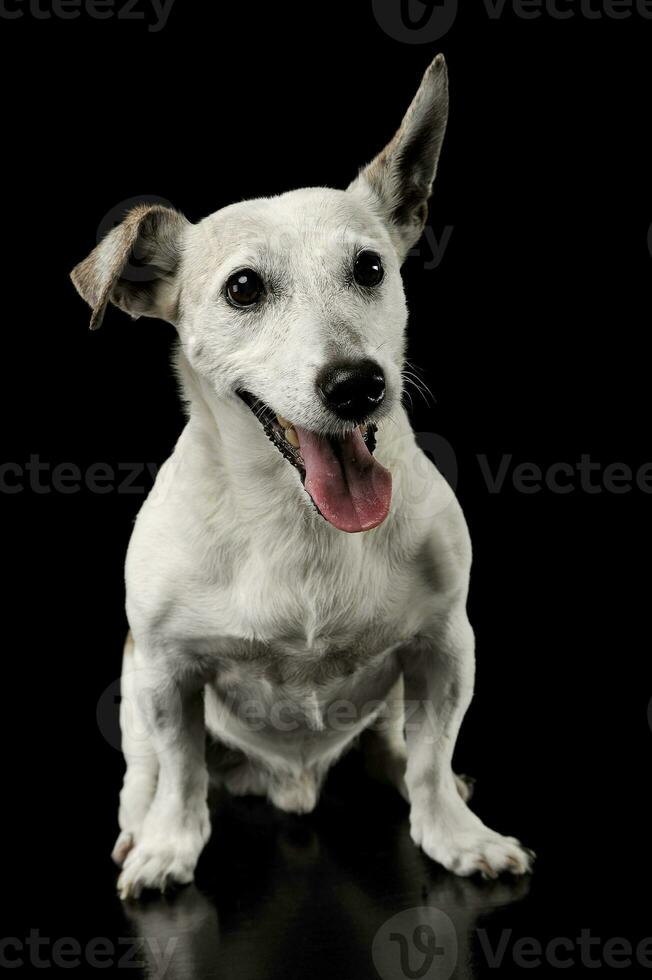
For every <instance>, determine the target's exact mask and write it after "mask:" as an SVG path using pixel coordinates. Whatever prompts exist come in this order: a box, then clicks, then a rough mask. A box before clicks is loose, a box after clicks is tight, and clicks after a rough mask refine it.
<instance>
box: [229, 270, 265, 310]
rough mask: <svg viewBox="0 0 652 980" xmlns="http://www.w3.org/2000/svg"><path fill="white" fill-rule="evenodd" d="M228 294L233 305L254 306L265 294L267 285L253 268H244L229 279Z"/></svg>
mask: <svg viewBox="0 0 652 980" xmlns="http://www.w3.org/2000/svg"><path fill="white" fill-rule="evenodd" d="M226 295H227V299H228V300H229V302H230V303H231V304H232V305H233V306H254V305H255V304H256V303H257V302H258V301H259V300H260V299H261V298H262V297H263V296H264V295H265V286H264V284H263V281H262V279H261V278H260V276H259V275H258V273H257V272H254V271H253V269H242V270H241V271H240V272H234V274H233V275H232V276H231V277H230V278H229V279H228V280H227V283H226Z"/></svg>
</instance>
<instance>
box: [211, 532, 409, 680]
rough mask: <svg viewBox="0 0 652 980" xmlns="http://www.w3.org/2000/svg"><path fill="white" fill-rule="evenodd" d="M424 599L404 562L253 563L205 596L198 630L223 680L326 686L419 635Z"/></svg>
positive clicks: (284, 555) (294, 559)
mask: <svg viewBox="0 0 652 980" xmlns="http://www.w3.org/2000/svg"><path fill="white" fill-rule="evenodd" d="M425 596H426V591H425V588H424V585H423V582H422V580H421V579H420V578H419V575H418V573H417V572H416V570H415V569H414V568H413V567H412V566H411V565H410V564H409V563H407V562H406V563H405V564H404V565H401V564H399V565H398V566H397V565H396V564H394V565H392V564H390V563H389V562H387V561H383V560H381V559H380V558H379V557H378V556H377V555H373V556H368V555H367V554H366V553H361V552H359V551H358V552H356V551H354V550H353V549H351V550H350V551H349V553H347V554H344V555H342V554H335V555H329V554H326V555H324V554H321V555H314V554H301V553H300V552H299V553H294V554H292V553H289V552H288V551H287V550H284V551H282V552H281V553H280V554H279V555H274V554H272V555H271V556H270V555H268V556H266V560H263V556H255V557H254V558H252V560H249V561H247V562H246V563H243V564H242V566H241V567H240V568H239V569H238V570H237V572H236V573H235V574H234V575H233V576H232V577H231V579H230V580H229V581H228V582H224V583H221V584H220V587H219V588H215V589H211V588H209V589H207V590H206V592H205V593H204V597H203V600H202V602H201V608H200V609H199V610H198V613H199V618H200V621H201V626H200V623H198V624H197V626H198V627H200V629H201V632H202V633H204V635H205V636H206V638H207V641H208V643H209V645H211V638H214V642H213V644H212V645H213V647H214V653H215V655H216V657H217V661H218V663H219V665H220V668H221V672H222V674H223V676H225V677H227V678H229V677H232V678H235V677H240V678H242V677H244V676H245V675H246V676H247V677H249V678H251V679H253V680H254V681H261V682H269V683H271V684H273V685H274V686H277V685H284V684H290V685H293V684H297V685H304V684H305V685H307V686H330V685H331V684H333V683H336V682H337V681H338V680H339V681H344V680H346V678H350V677H352V676H353V675H356V674H359V673H360V672H364V671H365V670H367V669H374V668H375V667H377V666H378V663H379V662H380V660H382V658H383V655H384V654H385V653H386V652H387V651H388V650H389V649H390V648H392V647H395V646H397V645H399V644H401V643H404V642H406V641H408V640H409V638H410V637H411V636H412V635H414V633H416V632H418V630H419V627H420V623H421V618H422V617H421V607H422V605H423V601H424V599H425Z"/></svg>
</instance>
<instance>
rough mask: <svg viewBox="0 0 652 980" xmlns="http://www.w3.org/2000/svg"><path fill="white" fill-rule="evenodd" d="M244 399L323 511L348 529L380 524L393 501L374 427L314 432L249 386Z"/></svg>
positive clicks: (387, 474) (326, 517) (331, 522)
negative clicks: (335, 432) (332, 433)
mask: <svg viewBox="0 0 652 980" xmlns="http://www.w3.org/2000/svg"><path fill="white" fill-rule="evenodd" d="M238 394H239V396H240V398H242V400H243V401H244V403H245V404H246V405H248V407H249V408H250V409H251V411H252V412H253V414H254V415H255V416H256V418H257V419H258V421H259V422H260V424H261V425H262V427H263V429H264V431H265V433H266V435H267V437H268V439H269V440H270V441H271V442H272V443H273V444H274V445H275V446H276V448H277V449H278V451H279V452H280V453H281V455H282V456H284V457H285V459H286V460H287V461H288V463H290V464H291V465H292V466H294V467H295V469H296V470H298V472H299V475H300V477H301V482H302V483H303V486H304V489H305V490H306V493H308V494H309V496H310V498H311V499H312V502H313V503H314V505H315V507H316V508H317V510H318V511H319V513H320V514H321V516H322V517H323V518H324V519H325V520H327V521H328V522H329V524H332V525H333V526H334V527H336V528H338V529H339V530H340V531H347V532H348V533H350V534H353V533H356V532H358V531H369V530H371V529H372V528H374V527H378V525H379V524H382V523H383V521H384V520H385V518H386V517H387V515H388V513H389V508H390V504H391V500H392V477H391V474H390V473H389V471H388V470H386V469H385V467H384V466H381V465H380V463H379V462H378V460H377V459H375V457H374V449H375V448H376V426H375V425H371V424H370V425H358V426H356V427H355V428H354V429H352V430H351V431H350V432H347V433H346V434H345V435H343V436H326V435H319V434H317V433H315V432H310V431H309V430H308V429H303V428H301V427H300V426H298V425H293V424H292V422H290V421H289V419H284V418H283V417H282V416H280V415H277V414H276V412H274V411H273V410H272V409H271V408H270V407H269V406H268V405H266V404H265V403H264V402H262V401H261V400H260V399H259V398H257V397H256V396H255V395H252V394H251V393H250V392H248V391H239V392H238Z"/></svg>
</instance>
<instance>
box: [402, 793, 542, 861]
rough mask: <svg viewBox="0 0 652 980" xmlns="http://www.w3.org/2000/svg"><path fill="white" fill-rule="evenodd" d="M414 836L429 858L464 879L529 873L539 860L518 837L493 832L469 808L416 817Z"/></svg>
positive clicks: (413, 827)
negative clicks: (535, 861) (470, 876)
mask: <svg viewBox="0 0 652 980" xmlns="http://www.w3.org/2000/svg"><path fill="white" fill-rule="evenodd" d="M411 834H412V839H413V841H414V842H415V844H417V845H418V846H419V847H421V848H423V850H424V851H425V853H426V854H427V855H428V857H429V858H432V860H433V861H437V862H438V863H439V864H442V865H443V866H444V867H445V868H447V869H448V870H449V871H452V872H453V873H454V874H456V875H461V876H462V877H467V876H469V875H473V874H481V875H482V876H483V877H484V878H497V877H498V876H499V875H500V874H503V873H509V874H513V875H523V874H528V873H529V872H530V871H531V870H532V866H533V863H534V859H535V854H534V852H533V851H531V850H529V849H528V848H526V847H524V846H523V845H522V844H521V842H520V841H518V840H517V839H516V838H515V837H503V836H502V835H501V834H497V833H496V832H495V831H493V830H490V829H489V827H485V825H484V824H483V823H482V821H481V820H479V819H478V818H477V817H476V816H475V815H474V814H473V813H471V811H470V810H467V809H466V808H464V810H462V811H459V810H458V809H457V808H453V811H452V813H451V812H447V813H446V815H445V816H444V815H443V814H442V813H441V812H440V813H439V815H437V814H436V812H435V813H433V815H432V816H431V817H429V818H424V817H418V816H416V815H413V816H412V819H411Z"/></svg>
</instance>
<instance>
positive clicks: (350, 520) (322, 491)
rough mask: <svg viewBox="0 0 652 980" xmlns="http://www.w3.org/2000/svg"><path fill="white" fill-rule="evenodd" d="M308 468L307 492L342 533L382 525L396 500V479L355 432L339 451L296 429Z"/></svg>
mask: <svg viewBox="0 0 652 980" xmlns="http://www.w3.org/2000/svg"><path fill="white" fill-rule="evenodd" d="M295 429H296V432H297V435H298V436H299V444H300V447H301V455H302V456H303V461H304V463H305V466H306V484H305V486H306V490H307V491H308V493H309V494H310V496H311V497H312V499H313V500H314V502H315V503H316V505H317V506H318V507H319V510H320V511H321V513H322V514H323V516H324V517H325V518H326V520H327V521H328V522H329V523H330V524H332V525H333V526H334V527H336V528H338V529H339V530H340V531H348V532H349V533H354V532H356V531H369V530H370V529H371V528H372V527H377V526H378V525H379V524H382V523H383V521H384V520H385V518H386V517H387V515H388V513H389V506H390V503H391V500H392V476H391V473H389V471H388V470H386V469H385V468H384V467H383V466H381V465H380V463H379V462H377V461H376V460H375V459H374V457H373V456H372V455H371V453H370V452H369V450H368V449H367V447H366V445H365V441H364V439H363V437H362V433H361V432H360V430H359V429H355V431H354V432H352V433H351V434H350V435H347V436H346V438H345V439H341V440H337V446H336V448H333V443H332V442H331V441H330V440H329V439H323V438H321V437H320V436H316V435H315V434H314V433H313V432H308V431H307V430H306V429H301V428H299V426H298V425H296V426H295Z"/></svg>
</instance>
